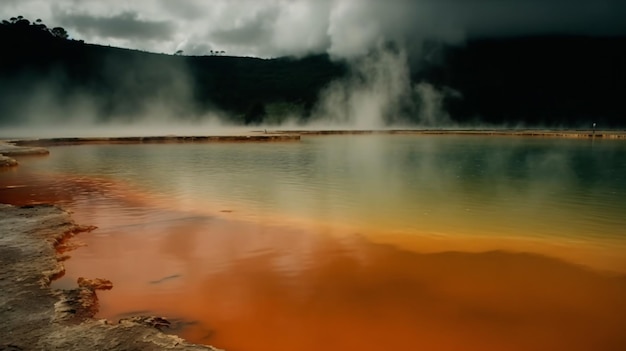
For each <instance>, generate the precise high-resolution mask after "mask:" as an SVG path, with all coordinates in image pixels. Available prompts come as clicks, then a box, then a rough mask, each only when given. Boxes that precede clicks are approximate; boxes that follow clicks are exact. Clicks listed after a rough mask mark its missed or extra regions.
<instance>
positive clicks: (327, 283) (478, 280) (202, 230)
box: [0, 148, 626, 351]
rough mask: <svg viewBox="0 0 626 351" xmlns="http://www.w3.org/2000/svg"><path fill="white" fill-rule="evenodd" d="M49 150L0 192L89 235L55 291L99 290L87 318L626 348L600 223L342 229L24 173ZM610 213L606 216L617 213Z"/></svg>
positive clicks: (625, 320) (363, 339)
mask: <svg viewBox="0 0 626 351" xmlns="http://www.w3.org/2000/svg"><path fill="white" fill-rule="evenodd" d="M76 150H78V149H71V150H70V151H72V152H74V151H76ZM52 152H53V153H52V155H51V157H50V158H49V159H45V160H43V159H24V160H21V161H22V166H21V167H20V168H19V169H16V170H11V171H6V172H2V173H0V189H1V190H0V196H1V199H2V200H3V202H12V203H16V204H26V203H37V202H50V201H52V202H58V203H61V204H63V205H64V206H66V207H67V208H69V209H71V210H72V211H73V212H74V215H73V216H74V218H75V220H76V221H77V222H78V223H81V224H91V225H97V226H98V227H99V229H98V230H96V231H93V232H91V233H88V234H81V235H79V236H78V237H77V238H76V239H75V240H76V242H82V244H84V245H85V246H83V247H80V248H79V249H77V250H75V251H73V252H71V253H70V254H71V255H72V258H71V259H70V260H68V261H65V265H66V268H67V272H66V275H65V277H63V278H62V279H61V280H60V281H58V282H56V283H55V287H58V288H64V287H71V286H73V285H74V282H75V280H76V278H77V277H79V276H85V277H100V278H107V279H110V280H111V281H113V283H114V288H113V289H112V290H111V291H104V292H99V298H100V307H101V309H100V313H99V315H98V317H101V318H107V319H110V320H113V321H115V320H117V319H119V318H122V317H124V316H128V315H136V314H151V315H152V314H156V315H162V316H165V317H167V318H168V319H170V320H171V321H173V322H174V323H173V329H172V330H171V332H174V333H176V334H179V335H181V336H183V337H185V338H187V339H189V340H191V341H193V342H200V343H207V344H212V345H214V346H217V347H220V348H224V349H226V350H305V351H306V350H319V349H321V348H323V349H325V350H380V349H409V350H410V349H432V350H459V349H462V350H623V349H624V348H625V347H626V333H624V327H623V326H624V325H626V299H624V296H626V277H625V276H624V274H625V273H626V257H625V254H624V252H626V251H625V248H626V246H624V242H623V240H620V236H619V234H620V233H616V232H613V230H614V229H613V228H615V224H614V223H615V222H617V223H621V222H619V221H620V218H617V217H615V218H614V217H612V215H610V216H609V217H608V219H605V218H602V217H601V216H600V217H598V218H599V219H598V220H597V223H596V222H592V223H588V222H587V221H586V220H580V221H576V220H574V218H572V219H571V222H572V223H575V225H571V226H570V227H567V226H565V227H561V228H558V230H557V229H554V225H553V226H548V227H549V230H546V231H545V233H552V232H555V231H556V232H559V233H563V234H562V236H558V235H553V236H550V235H548V234H543V235H529V236H524V235H521V234H520V232H519V231H517V232H516V231H515V230H514V229H507V228H510V227H508V226H506V225H504V224H505V223H506V222H507V219H508V220H510V218H508V214H507V213H508V211H511V209H512V208H503V209H502V211H501V212H500V213H499V215H498V214H497V213H496V214H495V215H494V216H493V221H494V224H493V225H492V226H490V225H489V224H488V223H483V222H484V219H483V220H481V221H476V220H475V219H472V218H471V216H466V217H464V216H462V215H461V213H462V211H461V212H455V216H450V218H448V220H447V222H450V223H449V225H444V224H445V222H446V221H443V220H442V219H441V218H437V219H436V220H435V221H434V222H432V223H425V224H426V225H425V227H424V228H425V230H424V231H419V230H416V228H415V227H411V226H409V227H407V226H406V225H401V226H398V227H394V226H390V225H389V222H388V221H386V220H385V218H365V217H362V221H363V223H367V225H364V224H363V223H359V221H354V220H352V219H351V217H352V218H354V217H356V218H358V216H355V215H354V213H355V212H350V211H347V212H345V214H346V220H345V221H342V220H341V216H340V215H338V214H337V213H335V212H333V213H331V217H332V218H329V220H328V221H324V220H320V217H317V216H309V217H307V216H302V215H301V214H302V213H303V211H301V210H297V211H288V210H285V211H284V212H283V211H268V212H267V213H259V212H258V211H257V208H256V207H255V206H254V203H251V202H249V200H246V199H237V197H236V196H234V197H235V199H234V200H232V201H229V202H226V201H224V200H223V198H221V197H219V193H216V195H215V197H214V198H213V199H214V201H210V199H200V200H194V199H193V198H191V197H186V196H185V197H180V196H178V195H175V194H174V193H170V192H168V191H165V190H164V191H163V192H160V191H158V190H155V189H156V188H154V187H152V188H149V189H151V190H150V191H146V189H147V188H146V187H144V186H142V185H141V184H139V183H136V182H134V181H132V179H130V180H124V179H123V178H117V177H114V176H108V175H104V176H103V175H95V174H93V172H91V173H90V172H85V171H74V172H71V173H70V172H61V171H59V170H58V169H55V170H54V171H51V168H53V164H52V163H49V164H46V167H40V168H38V167H39V166H38V165H42V164H44V162H61V161H62V160H61V159H60V158H61V156H63V157H66V158H67V159H71V160H74V158H69V155H72V156H73V157H77V156H76V154H74V153H69V152H68V153H65V154H64V153H63V152H65V151H64V150H59V151H58V152H57V155H61V156H57V159H56V160H55V158H54V157H55V156H54V155H55V149H54V148H53V149H52ZM90 155H92V154H90ZM92 156H93V155H92ZM64 162H67V161H64ZM108 162H109V161H108V160H107V163H108ZM351 174H352V173H351ZM174 179H176V178H172V180H174ZM371 180H372V179H369V181H371ZM369 184H370V185H371V183H369ZM188 186H189V183H187V184H186V185H185V184H181V185H180V187H188ZM573 190H575V189H573ZM456 191H458V188H457V189H456ZM328 196H330V195H328ZM358 196H364V195H358ZM449 196H452V195H449ZM452 199H453V198H452V197H448V200H449V201H452ZM517 199H518V200H520V201H519V202H520V207H522V208H521V209H520V211H519V213H523V212H524V211H531V210H530V209H527V210H525V207H524V206H527V203H529V201H530V200H528V199H527V198H525V197H524V196H521V195H520V194H519V193H518V194H517ZM269 200H271V199H269ZM269 200H268V201H269ZM522 200H523V201H522ZM544 200H545V199H544ZM547 200H551V199H549V198H548V199H547ZM552 200H553V199H552ZM592 200H593V199H592ZM272 201H273V200H272ZM281 201H282V200H281ZM472 201H474V200H472ZM472 201H470V202H469V203H472ZM270 202H271V201H270ZM303 202H304V201H303ZM602 203H604V202H602ZM607 205H608V204H607ZM268 206H269V205H268ZM299 206H300V207H301V206H302V202H301V203H300V205H299ZM364 206H366V205H364ZM406 206H409V205H406ZM450 206H451V207H454V206H457V205H456V204H451V205H450ZM562 206H563V207H565V208H568V206H572V205H571V202H568V201H565V202H564V203H563V205H562ZM296 207H298V206H296ZM366 207H371V204H370V206H366ZM612 208H613V209H611V208H609V209H607V211H606V213H609V214H611V213H613V212H612V211H618V212H619V210H620V209H621V207H620V205H619V204H616V205H613V207H612ZM431 210H433V212H437V211H439V210H440V209H439V208H431ZM477 210H478V209H477ZM315 211H319V209H316V210H315ZM304 212H306V211H304ZM431 214H432V212H431ZM568 214H569V215H570V216H571V213H570V212H567V211H565V210H563V208H561V210H560V211H559V210H557V211H555V212H554V215H553V217H554V221H555V222H554V223H557V224H563V223H568V217H567V216H568ZM598 216H599V215H598ZM371 217H376V216H371ZM383 217H384V216H383ZM561 217H563V218H561ZM580 217H581V218H583V219H584V218H585V214H584V213H582V212H581V214H580ZM420 218H422V217H420ZM594 218H596V217H594ZM579 219H580V218H579ZM399 221H401V219H399ZM455 222H456V223H455ZM442 223H443V224H442ZM468 223H469V224H472V223H479V225H477V226H475V227H473V226H472V225H468ZM581 223H582V225H581ZM598 223H599V224H598ZM603 223H606V224H603ZM544 225H546V226H547V224H545V223H544ZM592 225H595V227H593V228H595V230H594V231H593V233H596V235H587V236H584V235H583V234H584V230H582V229H581V228H580V227H581V226H582V227H584V228H588V227H592ZM600 225H603V226H600ZM512 227H519V226H512ZM484 228H488V229H489V228H491V229H493V228H500V229H501V230H502V231H504V232H505V233H507V235H503V236H494V235H486V234H484V233H483V232H484ZM537 228H538V230H539V231H540V230H541V226H537ZM569 231H571V232H576V233H579V234H577V235H573V236H570V237H568V235H567V232H569ZM602 233H606V234H605V235H604V236H602V235H601V234H602Z"/></svg>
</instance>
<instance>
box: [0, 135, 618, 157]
mask: <svg viewBox="0 0 626 351" xmlns="http://www.w3.org/2000/svg"><path fill="white" fill-rule="evenodd" d="M369 134H392V135H393V134H402V135H477V136H519V137H558V138H598V139H626V130H596V131H593V130H549V129H380V130H374V129H336V130H333V129H320V130H315V129H294V130H267V129H264V130H254V131H251V132H248V133H237V134H225V135H162V136H158V135H155V136H125V137H62V138H40V139H39V138H37V139H14V140H7V141H6V142H8V143H10V144H12V145H15V146H19V147H36V146H56V145H78V144H151V143H153V144H157V143H210V142H282V141H299V140H300V138H301V136H315V135H369ZM1 153H3V150H0V154H1Z"/></svg>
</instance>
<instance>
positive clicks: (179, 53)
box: [174, 50, 183, 56]
mask: <svg viewBox="0 0 626 351" xmlns="http://www.w3.org/2000/svg"><path fill="white" fill-rule="evenodd" d="M182 54H183V50H178V51H176V52H175V53H174V55H176V56H180V55H182Z"/></svg>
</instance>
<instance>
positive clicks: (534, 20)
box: [440, 0, 626, 37]
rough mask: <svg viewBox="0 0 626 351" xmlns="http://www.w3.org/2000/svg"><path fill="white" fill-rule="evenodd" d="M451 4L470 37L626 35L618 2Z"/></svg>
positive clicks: (625, 5)
mask: <svg viewBox="0 0 626 351" xmlns="http://www.w3.org/2000/svg"><path fill="white" fill-rule="evenodd" d="M450 5H452V6H453V8H454V9H455V12H456V15H455V17H456V18H457V19H458V21H459V22H460V23H462V24H463V27H464V28H463V29H464V31H465V32H466V35H467V36H472V37H474V36H475V37H482V36H490V37H494V36H522V35H539V34H574V35H623V34H626V21H624V20H623V14H624V13H626V2H624V1H621V0H619V1H616V0H595V1H587V0H571V1H563V0H549V1H545V0H544V1H540V0H526V1H521V0H498V1H495V0H483V1H477V2H474V3H464V4H463V5H461V4H460V3H458V2H456V1H455V2H452V4H450ZM440 12H441V13H444V12H445V11H440Z"/></svg>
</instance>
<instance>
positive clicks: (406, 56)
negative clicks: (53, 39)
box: [0, 0, 626, 129]
mask: <svg viewBox="0 0 626 351" xmlns="http://www.w3.org/2000/svg"><path fill="white" fill-rule="evenodd" d="M112 5H113V6H112ZM620 13H626V3H624V2H623V1H617V0H595V1H591V0H573V1H568V2H563V1H561V0H544V1H540V0H504V1H499V2H495V1H481V2H472V3H468V2H463V1H455V0H444V1H435V0H417V1H411V0H396V1H392V2H390V1H378V0H360V1H356V0H293V1H286V0H268V1H253V0H242V1H227V0H215V1H211V2H206V1H202V0H188V1H176V2H173V1H169V0H160V1H136V2H128V1H121V0H112V1H109V2H106V3H104V2H101V1H95V0H87V1H80V2H76V1H73V0H60V1H55V2H54V3H51V2H49V1H46V0H21V1H16V0H6V1H4V2H3V6H2V8H0V15H1V16H2V17H3V18H9V17H12V16H15V15H17V14H19V15H23V16H25V17H27V18H42V19H43V20H44V22H46V23H48V24H49V25H51V26H56V25H60V26H64V27H65V28H66V29H67V30H68V32H69V33H70V34H71V36H73V37H76V38H79V39H84V40H85V41H86V42H91V43H100V44H104V45H111V46H120V47H129V48H135V49H142V50H146V51H151V52H165V53H173V52H175V51H177V50H183V51H184V52H185V54H189V55H206V54H208V53H209V52H210V51H211V50H220V51H226V53H227V54H228V55H237V56H260V57H277V56H284V55H290V56H296V57H300V56H305V55H308V54H312V53H323V52H326V53H329V54H330V55H331V56H332V57H334V58H335V59H338V60H346V61H347V62H349V63H350V65H351V75H350V76H349V77H348V78H347V79H345V80H342V81H337V82H334V83H332V84H331V86H330V87H328V89H326V90H325V91H324V92H323V93H322V96H321V98H320V102H319V104H318V106H317V107H316V109H315V115H314V118H312V121H313V122H312V123H314V125H320V126H321V125H323V124H327V125H332V126H344V127H352V128H358V129H370V128H381V127H385V126H389V125H390V124H395V125H398V124H400V125H401V124H419V125H425V126H441V125H445V124H446V123H449V119H448V117H447V115H446V114H445V112H444V111H443V110H442V108H441V107H442V101H443V98H444V97H445V95H446V94H448V93H449V92H448V91H447V90H446V89H443V90H438V89H437V88H435V87H434V86H432V85H429V84H427V83H421V84H419V85H417V86H412V85H411V82H410V79H409V77H410V72H411V69H413V68H414V65H415V64H416V62H418V58H419V57H420V56H421V54H422V52H421V50H422V44H423V42H424V40H425V39H434V40H437V41H440V42H445V43H459V42H463V41H464V40H466V39H467V38H472V37H493V36H513V35H527V34H545V33H550V34H587V35H596V34H599V35H623V34H626V22H625V21H623V20H622V18H621V17H620V16H619V14H620ZM389 43H393V45H394V48H390V47H389V46H388V44H389ZM185 74H186V72H184V71H181V75H180V77H182V78H181V79H182V80H181V79H178V78H176V79H175V80H174V83H175V84H173V86H172V87H171V89H168V91H164V92H160V93H159V94H158V96H160V97H165V98H162V99H154V100H150V99H148V100H146V102H145V105H146V107H145V109H144V110H143V111H142V113H141V114H139V115H138V116H137V117H135V118H134V120H135V121H137V122H141V120H142V119H143V118H144V117H145V116H149V117H150V118H149V120H150V121H151V122H152V121H154V120H155V119H157V120H159V121H160V122H162V123H164V124H168V123H169V122H170V120H169V119H170V118H171V117H174V118H175V119H176V121H179V120H180V118H181V116H183V119H185V118H184V116H185V115H186V114H187V112H188V111H189V108H190V107H191V106H189V99H188V96H189V87H188V86H185V82H184V77H185ZM54 84H55V83H54V79H52V80H51V82H49V83H45V84H43V85H41V86H39V87H37V89H35V92H34V93H33V94H31V95H32V96H29V97H28V98H24V99H22V104H21V105H28V106H31V107H29V108H27V109H24V110H22V111H20V115H28V117H27V118H26V120H28V122H33V121H35V122H36V121H38V120H39V119H38V117H36V116H40V115H42V114H43V113H44V112H45V113H46V114H48V115H50V112H51V111H58V113H52V114H53V115H54V114H57V115H59V116H62V117H59V118H62V119H64V120H66V121H67V120H68V116H70V117H71V116H79V115H80V120H83V121H84V120H85V115H89V114H90V110H92V109H93V107H94V106H98V105H99V104H100V103H101V102H100V101H98V98H97V96H90V95H88V94H84V93H81V92H76V93H74V94H73V95H71V97H69V98H67V97H66V98H64V99H63V101H64V103H62V104H60V105H57V106H54V105H55V102H58V101H59V99H58V97H57V96H54V93H51V92H50V91H48V90H52V91H54V89H53V87H50V86H53V85H54ZM46 85H48V88H49V89H46ZM31 92H32V90H31ZM171 97H176V98H171ZM158 116H161V117H158ZM114 117H115V116H113V118H110V120H115V118H114ZM219 117H220V112H219V111H215V113H213V114H211V116H209V117H206V116H205V117H204V118H201V119H199V118H197V116H196V117H192V118H187V122H188V123H189V124H194V123H196V124H197V123H200V120H202V121H206V120H211V121H216V120H219V119H220V118H219ZM69 119H72V118H69ZM77 119H78V118H77ZM52 120H53V121H56V120H57V119H55V118H52ZM146 120H147V117H146Z"/></svg>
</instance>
